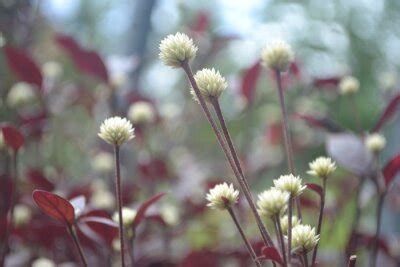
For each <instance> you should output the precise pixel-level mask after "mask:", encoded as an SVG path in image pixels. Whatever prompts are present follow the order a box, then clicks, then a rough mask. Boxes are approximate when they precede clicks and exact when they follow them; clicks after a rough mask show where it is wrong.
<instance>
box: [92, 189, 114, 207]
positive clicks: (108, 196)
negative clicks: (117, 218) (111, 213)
mask: <svg viewBox="0 0 400 267" xmlns="http://www.w3.org/2000/svg"><path fill="white" fill-rule="evenodd" d="M91 204H92V205H93V206H94V207H96V208H98V209H106V210H110V209H112V208H114V205H115V198H114V195H113V194H112V193H111V192H110V191H108V190H97V191H95V192H93V194H92V197H91Z"/></svg>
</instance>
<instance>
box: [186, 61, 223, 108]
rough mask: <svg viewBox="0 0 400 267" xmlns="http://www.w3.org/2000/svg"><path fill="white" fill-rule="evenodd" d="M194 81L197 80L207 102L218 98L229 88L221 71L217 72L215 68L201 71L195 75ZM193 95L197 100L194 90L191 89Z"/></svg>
mask: <svg viewBox="0 0 400 267" xmlns="http://www.w3.org/2000/svg"><path fill="white" fill-rule="evenodd" d="M194 79H195V80H196V83H197V86H198V87H199V90H200V93H201V95H202V96H203V97H204V99H205V100H207V101H210V99H211V98H213V97H214V98H218V97H219V96H220V95H221V94H222V92H223V91H224V90H225V89H226V87H227V86H228V84H227V83H226V81H225V78H224V77H222V76H221V74H220V73H219V71H216V70H215V69H214V68H212V69H202V70H199V71H198V72H197V73H196V74H195V75H194ZM191 93H192V95H193V97H194V99H195V100H197V97H196V94H195V92H194V90H193V88H191Z"/></svg>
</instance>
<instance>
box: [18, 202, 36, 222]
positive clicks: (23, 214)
mask: <svg viewBox="0 0 400 267" xmlns="http://www.w3.org/2000/svg"><path fill="white" fill-rule="evenodd" d="M31 217H32V212H31V210H30V208H29V207H28V206H27V205H24V204H17V205H15V207H14V224H15V225H16V226H21V225H24V224H26V223H27V222H29V220H30V219H31Z"/></svg>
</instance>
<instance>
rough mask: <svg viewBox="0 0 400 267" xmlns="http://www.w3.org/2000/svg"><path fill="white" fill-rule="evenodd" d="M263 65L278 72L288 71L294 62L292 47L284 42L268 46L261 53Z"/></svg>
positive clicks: (276, 42)
mask: <svg viewBox="0 0 400 267" xmlns="http://www.w3.org/2000/svg"><path fill="white" fill-rule="evenodd" d="M261 60H262V63H263V64H264V65H265V66H267V67H269V68H271V69H273V70H277V71H286V70H287V69H288V68H289V65H290V63H292V62H293V60H294V53H293V51H292V48H291V47H290V45H288V44H287V43H285V42H283V41H275V42H273V43H271V44H269V45H267V46H266V47H265V48H264V49H263V50H262V52H261Z"/></svg>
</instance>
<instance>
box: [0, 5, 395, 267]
mask: <svg viewBox="0 0 400 267" xmlns="http://www.w3.org/2000/svg"><path fill="white" fill-rule="evenodd" d="M398 25H400V2H399V1H397V0H391V1H390V0H387V1H383V0H382V1H380V0H351V1H348V0H336V1H318V0H309V1H284V0H282V1H272V0H248V1H239V0H219V1H217V0H215V1H212V0H210V1H194V0H193V1H191V0H189V1H183V0H182V1H173V0H137V1H133V0H131V1H116V0H115V1H106V0H80V1H79V0H47V1H46V0H43V1H39V0H37V1H30V0H1V1H0V46H1V47H3V49H2V52H1V53H0V95H1V102H0V121H1V122H5V121H7V122H12V123H14V124H15V125H18V126H19V127H20V128H21V129H22V131H23V132H24V134H25V136H26V138H27V142H26V145H25V147H24V150H23V151H22V154H21V158H20V159H21V160H20V164H19V167H20V177H19V182H20V183H21V185H20V186H21V188H22V189H21V191H20V195H19V197H18V203H19V204H20V205H24V206H26V207H28V208H29V216H28V217H24V218H25V219H24V220H21V224H19V225H18V226H17V232H16V233H14V235H13V236H12V251H13V254H12V256H13V257H12V259H11V258H10V259H9V260H10V261H13V260H14V261H19V263H18V264H20V265H18V266H28V265H29V264H30V262H31V261H32V260H34V259H36V258H38V257H46V258H50V259H52V260H54V261H55V262H57V263H62V262H68V261H73V260H74V255H73V249H71V248H69V240H68V237H66V236H65V233H63V232H61V233H60V232H59V227H58V226H57V223H56V222H55V221H53V220H51V219H47V218H45V216H44V215H43V214H42V213H41V212H40V211H39V210H38V209H37V208H36V206H34V204H33V203H32V200H31V198H30V194H31V192H32V190H33V189H34V188H42V189H46V190H54V191H55V192H57V193H59V194H61V195H63V196H65V197H69V198H71V197H73V196H77V195H81V194H83V195H85V197H86V198H87V200H88V205H89V206H91V207H95V208H98V209H104V210H106V211H107V212H108V214H110V215H111V214H112V210H113V207H114V203H113V187H112V186H113V183H112V177H113V162H112V154H111V153H112V150H111V148H110V146H108V145H107V144H105V143H104V142H103V141H102V140H100V139H99V138H98V137H97V132H98V129H99V125H100V123H101V121H102V120H104V119H105V118H107V117H109V116H111V115H121V116H127V115H128V114H127V112H128V109H129V107H130V105H131V104H133V103H135V102H137V101H146V102H149V103H151V105H152V107H153V112H154V118H153V119H152V121H151V122H148V123H137V124H136V125H135V126H136V135H137V137H136V138H135V139H134V140H133V141H131V142H129V143H128V144H126V145H125V146H124V147H123V150H122V161H123V170H122V172H123V180H124V194H125V195H124V196H125V197H124V201H125V205H126V206H129V207H132V208H135V207H137V206H138V205H139V203H141V202H143V201H144V200H145V199H147V198H149V197H150V196H152V195H154V194H155V193H157V192H167V195H166V196H165V197H164V198H163V199H162V200H161V201H160V202H158V203H157V205H155V206H154V207H152V209H151V210H150V213H149V216H148V220H149V222H148V223H146V224H145V225H142V226H141V227H139V228H138V231H137V235H136V240H135V256H136V257H135V258H136V259H137V261H138V264H139V266H172V265H173V264H180V265H181V266H249V264H250V263H249V262H248V259H247V255H246V252H245V250H244V246H242V243H241V240H239V239H238V235H237V232H236V230H235V228H234V225H233V223H232V222H231V221H230V220H229V217H228V215H227V214H225V213H224V212H220V211H215V210H209V209H207V208H205V204H206V201H205V193H206V192H207V190H208V188H209V187H210V186H212V185H214V184H215V183H216V182H221V181H227V182H234V176H233V174H232V172H231V170H230V169H229V166H228V165H227V164H226V161H225V158H224V156H223V154H222V152H221V150H220V148H219V146H218V144H217V142H216V139H215V137H214V135H213V133H212V131H211V129H210V127H209V125H208V124H207V123H206V120H205V119H204V117H203V115H202V114H201V110H200V107H199V106H198V105H197V104H196V103H195V102H194V101H192V98H191V96H190V93H189V90H188V89H189V85H188V82H187V80H186V77H185V76H184V73H183V71H182V70H180V69H171V68H169V67H166V66H164V65H163V64H162V62H161V61H160V60H159V59H158V52H159V51H158V45H159V42H160V40H161V39H163V38H164V37H165V36H166V35H168V34H171V33H175V32H177V31H181V32H185V33H187V34H188V35H190V36H191V37H192V38H193V39H194V41H195V43H196V44H197V45H198V47H199V52H198V55H197V57H196V59H195V60H194V61H193V63H192V67H193V69H194V70H198V69H201V68H203V67H215V68H216V69H218V70H220V72H221V74H222V75H223V76H225V77H226V78H227V81H228V84H229V87H228V89H227V91H226V92H225V93H224V94H223V96H222V97H221V105H222V109H223V112H224V115H225V116H226V119H227V122H228V126H229V128H230V130H231V133H232V136H233V139H234V141H235V144H236V146H237V148H238V151H239V154H240V157H241V160H242V163H243V165H244V166H245V169H246V173H247V174H248V175H247V176H248V177H249V180H250V183H251V186H252V188H253V192H254V193H259V192H260V191H261V190H263V189H266V188H267V187H269V186H270V185H271V184H272V179H275V178H277V177H278V176H279V175H281V174H285V173H286V161H285V155H284V150H283V143H282V141H283V138H282V132H281V124H280V112H279V105H278V101H277V92H276V88H275V81H274V78H273V76H272V75H271V73H270V72H269V71H268V70H266V69H265V68H263V67H261V66H260V64H259V57H260V52H261V49H262V47H264V46H265V45H266V44H267V43H269V42H270V41H273V40H275V39H283V40H286V41H287V42H289V43H290V44H291V45H292V47H293V49H294V51H295V54H296V61H295V63H294V64H293V65H292V66H291V69H290V71H289V72H288V73H286V74H285V75H284V77H283V78H284V86H285V89H286V95H287V105H288V110H289V113H290V116H291V120H290V127H291V132H292V138H293V142H294V146H295V155H294V157H295V161H296V168H297V171H298V173H299V174H300V175H301V177H302V178H303V179H304V181H306V182H319V181H318V180H316V179H314V178H312V177H310V176H309V175H307V174H306V170H307V169H308V162H310V161H311V160H312V159H314V158H315V157H317V156H320V155H329V156H332V157H334V159H335V160H337V161H339V162H343V164H340V165H339V168H338V171H337V172H336V173H335V174H334V176H333V177H332V178H331V179H330V180H329V182H328V187H329V189H328V196H327V198H328V199H327V206H326V210H327V215H326V217H325V221H324V227H323V233H322V236H323V238H322V240H321V249H320V251H319V252H320V261H321V264H323V265H324V264H325V266H344V265H345V253H346V246H347V244H348V241H349V235H350V233H351V231H352V224H353V220H354V213H355V212H354V210H355V198H356V191H355V188H356V187H357V184H358V181H359V179H360V175H359V173H358V172H357V171H355V170H354V168H352V166H354V164H355V165H357V167H359V166H362V164H363V163H359V162H358V160H359V159H358V158H348V157H346V155H347V153H350V152H352V148H351V147H350V146H349V147H346V146H344V147H338V146H339V145H338V144H336V143H335V145H334V147H335V148H333V150H334V151H333V152H332V151H327V150H326V143H327V142H329V140H331V141H332V138H333V139H334V138H335V134H334V133H332V131H331V130H332V129H333V128H334V129H335V130H336V129H347V130H348V131H353V132H355V133H358V134H360V133H367V132H369V131H370V130H371V129H372V127H373V126H374V125H375V123H376V121H377V120H378V118H379V116H380V115H381V113H382V111H383V110H384V108H385V107H386V106H387V104H388V103H389V101H390V99H391V98H392V97H393V96H395V95H397V94H398V93H399V91H398V89H397V88H398V69H399V64H400V61H399V58H400V29H399V27H398ZM15 49H18V50H17V52H16V51H15ZM10 50H12V51H11V52H10ZM7 51H8V52H7ZM21 53H22V54H23V55H22V56H21ZM10 55H11V56H10ZM24 55H25V56H27V57H30V58H32V59H33V61H34V62H35V64H36V65H37V66H38V68H39V69H40V71H41V73H39V74H37V73H36V74H34V73H32V66H31V65H30V64H26V61H25V59H26V58H25V57H24ZM16 69H17V70H16ZM21 72H22V75H21ZM348 74H351V75H353V76H355V77H356V78H358V79H359V80H360V84H361V89H360V92H358V93H357V94H356V95H354V96H352V97H349V96H341V95H340V94H339V93H338V89H337V85H338V82H339V80H340V78H341V77H343V76H344V75H348ZM24 77H25V78H24ZM26 77H30V78H28V80H29V79H30V80H29V82H30V85H29V86H30V87H32V88H33V91H32V92H33V95H29V94H28V96H27V93H23V94H22V96H21V95H18V93H15V94H16V95H14V96H12V95H11V96H10V92H11V88H13V87H14V88H15V85H16V83H17V82H20V81H21V80H25V81H27V79H26ZM41 78H43V79H42V80H41ZM19 86H21V84H19ZM23 86H26V84H25V85H23ZM32 88H31V89H32ZM24 92H25V91H24ZM302 118H303V119H302ZM304 118H306V119H304ZM312 118H329V123H328V122H327V121H326V120H324V121H323V122H324V123H322V126H321V124H318V123H314V124H313V123H311V124H310V123H309V122H310V121H312V120H311V119H312ZM357 120H358V121H359V124H360V126H361V128H362V130H361V131H360V129H359V126H358V123H356V121H357ZM327 125H328V126H331V127H327ZM332 125H334V126H332ZM341 131H342V130H341ZM334 132H336V131H334ZM381 133H382V134H384V135H385V137H386V138H387V143H388V145H387V147H386V148H385V150H384V151H383V152H382V154H381V155H380V162H381V163H380V164H382V165H383V164H384V163H386V162H387V160H388V159H390V158H392V157H393V156H394V155H395V154H398V152H399V149H400V144H399V142H398V140H397V138H396V137H398V136H399V134H400V128H399V120H398V119H396V118H393V119H390V120H389V121H388V123H387V124H385V126H384V127H383V128H382V129H381ZM338 150H339V151H340V153H339V156H338V153H337V151H338ZM356 154H357V153H356ZM110 156H111V158H110ZM341 157H342V158H341ZM350 161H351V162H352V163H350V164H346V162H350ZM7 166H8V165H7V153H6V150H5V149H2V150H1V166H0V171H1V174H2V177H3V178H4V177H5V176H6V175H5V174H6V173H7ZM355 169H357V168H355ZM4 179H5V178H4ZM2 183H3V182H2ZM4 188H6V187H4ZM399 189H400V188H399V186H398V184H397V183H396V182H394V183H393V186H392V188H391V190H390V193H389V195H388V197H387V199H386V202H385V207H384V213H383V215H384V216H383V227H382V232H383V239H382V244H381V245H380V249H381V254H380V255H381V257H380V263H381V264H384V265H380V266H396V262H397V264H399V257H400V253H399V251H400V249H399V248H400V238H399V231H400V229H399V207H400V205H399V202H400V199H399V197H398V196H399V194H398V193H399ZM4 190H5V192H3V193H4V194H3V195H4V196H5V195H7V194H6V191H7V189H4ZM359 197H360V199H361V205H362V211H363V212H362V216H361V220H360V226H359V229H357V232H359V233H360V234H361V233H362V235H363V238H362V240H363V241H362V242H361V244H360V245H359V250H358V255H360V257H359V264H360V266H364V265H363V263H365V261H366V259H367V258H368V257H367V255H368V254H367V251H368V250H367V249H368V246H369V245H370V243H371V241H368V240H369V239H368V237H370V236H371V235H372V234H373V232H374V229H375V217H374V216H375V206H376V198H375V197H374V186H373V184H372V183H371V182H367V183H366V184H365V185H364V186H363V188H362V190H361V192H360V194H359ZM302 202H303V205H304V213H305V221H306V222H307V223H310V224H313V225H315V224H316V218H317V214H318V198H317V196H316V195H315V194H313V193H307V194H305V195H304V197H303V199H302ZM237 210H238V213H239V215H240V219H241V222H242V224H243V225H244V227H245V229H246V231H247V232H248V233H249V236H251V240H252V241H253V242H254V244H257V242H258V241H259V239H258V238H259V236H258V232H257V229H256V226H255V223H254V221H253V218H252V217H251V215H250V214H249V212H248V209H247V204H246V203H244V201H242V199H241V201H240V203H239V205H238V209H237ZM24 214H25V215H26V213H24ZM26 218H28V219H26ZM44 225H46V227H45V226H44ZM41 227H42V228H41ZM57 227H58V228H57ZM270 227H271V226H270ZM53 228H54V229H53ZM43 229H47V230H46V231H48V233H49V234H48V236H47V237H46V238H43V236H40V235H41V234H40V233H42V234H43V231H44V230H43ZM49 229H50V230H49ZM57 229H58V230H57ZM99 235H100V237H101V238H103V240H105V241H104V242H105V243H106V244H107V246H109V247H110V249H109V250H108V251H113V247H112V239H113V238H112V236H111V237H110V235H111V234H110V235H107V236H104V235H105V234H104V233H101V234H99ZM82 238H84V237H82ZM95 243H96V242H95ZM97 243H98V242H97ZM97 245H98V244H97ZM46 248H52V249H46ZM102 249H104V247H103V248H102ZM85 250H86V251H87V253H88V254H90V255H91V256H90V261H91V262H92V264H94V265H92V266H100V264H104V261H103V262H102V263H99V262H97V261H96V255H99V254H101V255H103V256H102V257H103V258H107V257H108V256H109V255H113V256H114V257H115V258H116V259H117V258H118V257H117V254H116V252H113V253H111V252H104V251H101V252H99V251H100V249H99V248H98V247H96V244H93V241H91V240H89V239H88V240H87V241H86V246H85ZM71 251H72V252H71ZM107 253H108V254H107ZM107 255H108V256H107ZM97 258H99V259H101V257H99V256H97ZM96 264H97V265H96ZM152 264H153V265H152ZM157 264H158V265H157ZM168 264H169V265H168ZM196 264H198V265H196ZM105 266H107V264H106V265H105Z"/></svg>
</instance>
